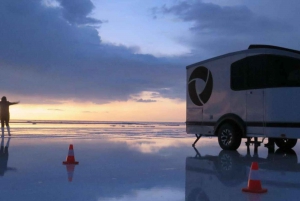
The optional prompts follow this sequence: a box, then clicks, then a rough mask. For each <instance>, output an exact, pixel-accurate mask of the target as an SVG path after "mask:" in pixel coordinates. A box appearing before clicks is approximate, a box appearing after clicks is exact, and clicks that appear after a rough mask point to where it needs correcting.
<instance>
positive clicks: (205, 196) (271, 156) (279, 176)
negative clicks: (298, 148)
mask: <svg viewBox="0 0 300 201" xmlns="http://www.w3.org/2000/svg"><path fill="white" fill-rule="evenodd" d="M195 151H196V155H195V157H187V159H186V186H185V200H186V201H200V200H204V201H206V200H231V201H232V200H298V199H299V197H300V191H299V189H300V173H299V172H300V164H299V163H298V158H297V154H296V152H295V151H294V150H292V149H290V150H282V149H277V150H276V151H274V150H272V149H270V150H269V153H268V156H267V157H266V158H261V157H259V156H258V151H257V147H255V148H254V154H253V155H252V156H251V154H250V149H249V146H248V150H247V154H246V155H241V154H240V153H239V152H237V151H225V150H222V151H220V153H219V154H218V156H209V155H205V156H201V154H200V153H199V152H198V150H197V149H195ZM254 161H256V162H258V164H259V172H260V175H261V176H260V177H261V182H262V185H263V187H264V188H268V190H269V192H268V193H266V194H262V195H257V194H251V193H244V192H242V191H241V189H242V188H244V187H247V182H248V175H249V171H250V166H251V163H252V162H254Z"/></svg>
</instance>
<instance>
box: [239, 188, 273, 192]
mask: <svg viewBox="0 0 300 201" xmlns="http://www.w3.org/2000/svg"><path fill="white" fill-rule="evenodd" d="M242 191H243V192H247V193H266V192H268V189H266V188H262V189H256V190H254V189H249V188H242Z"/></svg>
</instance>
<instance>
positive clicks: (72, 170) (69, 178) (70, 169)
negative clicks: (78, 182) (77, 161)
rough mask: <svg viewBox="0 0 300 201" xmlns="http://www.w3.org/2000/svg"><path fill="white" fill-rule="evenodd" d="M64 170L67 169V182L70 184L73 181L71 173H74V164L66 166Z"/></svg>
mask: <svg viewBox="0 0 300 201" xmlns="http://www.w3.org/2000/svg"><path fill="white" fill-rule="evenodd" d="M66 168H67V173H68V180H69V182H71V181H72V180H73V173H74V170H75V165H74V164H67V165H66Z"/></svg>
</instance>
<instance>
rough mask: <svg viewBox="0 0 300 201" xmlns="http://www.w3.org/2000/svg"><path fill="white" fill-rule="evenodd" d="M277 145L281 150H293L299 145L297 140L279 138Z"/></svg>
mask: <svg viewBox="0 0 300 201" xmlns="http://www.w3.org/2000/svg"><path fill="white" fill-rule="evenodd" d="M275 144H276V145H277V146H278V147H279V148H281V149H291V148H293V147H294V146H295V145H296V144H297V139H288V138H282V139H281V138H278V139H275Z"/></svg>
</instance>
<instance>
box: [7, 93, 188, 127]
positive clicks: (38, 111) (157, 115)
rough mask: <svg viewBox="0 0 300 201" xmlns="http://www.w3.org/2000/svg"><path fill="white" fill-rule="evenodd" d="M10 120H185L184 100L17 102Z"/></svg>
mask: <svg viewBox="0 0 300 201" xmlns="http://www.w3.org/2000/svg"><path fill="white" fill-rule="evenodd" d="M10 118H11V119H22V120H80V121H166V122H171V121H177V122H183V121H184V120H185V102H180V101H178V100H171V99H165V98H160V99H158V100H157V102H148V103H143V102H136V101H135V100H129V101H124V102H112V103H108V104H93V103H84V104H83V103H74V102H66V103H62V104H53V105H52V104H40V105H39V104H35V105H34V104H18V105H13V106H11V107H10Z"/></svg>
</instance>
